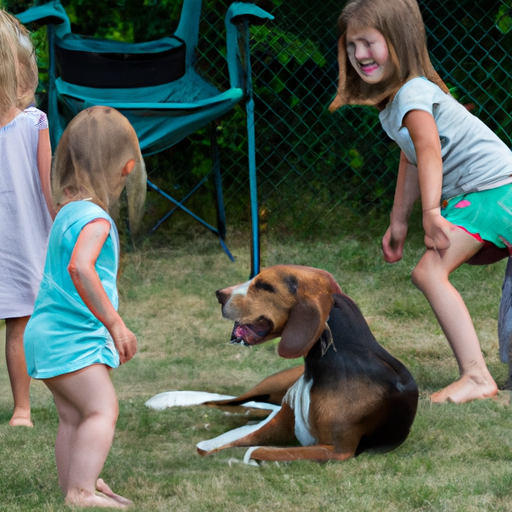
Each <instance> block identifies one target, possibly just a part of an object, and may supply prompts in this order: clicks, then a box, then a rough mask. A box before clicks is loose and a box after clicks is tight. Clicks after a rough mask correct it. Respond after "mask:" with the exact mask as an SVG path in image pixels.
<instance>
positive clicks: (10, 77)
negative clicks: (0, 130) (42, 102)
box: [0, 9, 18, 113]
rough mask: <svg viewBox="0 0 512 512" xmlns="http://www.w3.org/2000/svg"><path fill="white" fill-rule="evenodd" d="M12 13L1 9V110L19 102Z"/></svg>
mask: <svg viewBox="0 0 512 512" xmlns="http://www.w3.org/2000/svg"><path fill="white" fill-rule="evenodd" d="M10 16H11V15H10V14H9V13H7V12H6V11H4V10H3V9H0V112H2V113H4V112H6V111H7V110H9V108H11V107H12V106H14V105H16V104H17V97H18V79H17V77H16V67H17V66H16V36H15V33H14V31H13V28H12V23H11V20H10Z"/></svg>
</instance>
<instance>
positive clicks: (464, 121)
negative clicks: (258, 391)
mask: <svg viewBox="0 0 512 512" xmlns="http://www.w3.org/2000/svg"><path fill="white" fill-rule="evenodd" d="M339 24H340V28H341V29H342V32H343V35H342V36H341V38H340V41H339V47H338V51H339V52H338V62H339V69H340V77H339V85H338V94H337V96H336V98H335V99H334V101H333V103H332V105H331V106H330V110H331V111H333V110H335V109H337V108H339V107H341V106H343V105H349V104H360V105H372V106H374V107H376V108H377V109H378V110H379V111H380V114H379V118H380V122H381V124H382V127H383V128H384V130H385V131H386V133H387V134H388V135H389V137H391V138H392V139H393V140H395V141H396V142H397V143H398V145H399V146H400V148H401V150H402V152H401V156H400V164H399V170H398V180H397V185H396V192H395V199H394V204H393V209H392V212H391V222H390V225H389V228H388V230H387V231H386V234H385V235H384V238H383V240H382V249H383V252H384V258H385V260H386V261H387V262H389V263H395V262H397V261H399V260H400V259H401V258H402V253H403V248H404V243H405V239H406V235H407V228H408V220H409V217H410V214H411V211H412V207H413V205H414V203H415V202H416V200H417V199H421V204H422V210H423V228H424V230H425V245H426V246H427V250H426V252H425V254H424V255H423V257H422V258H421V259H420V261H419V262H418V264H417V265H416V267H415V268H414V270H413V272H412V282H413V283H414V284H415V285H416V286H417V287H418V288H419V289H420V290H421V291H422V292H423V293H424V295H425V297H426V298H427V300H428V302H429V303H430V305H431V307H432V309H433V311H434V314H435V315H436V317H437V320H438V321H439V323H440V325H441V328H442V329H443V332H444V333H445V335H446V337H447V339H448V342H449V344H450V346H451V348H452V350H453V352H454V354H455V357H456V359H457V363H458V366H459V371H460V379H459V380H457V381H456V382H454V383H452V384H450V385H448V386H447V387H446V388H444V389H442V390H441V391H439V392H436V393H434V394H433V395H432V396H431V401H432V402H435V403H444V402H455V403H463V402H468V401H471V400H476V399H482V398H488V397H492V396H494V395H495V394H496V393H497V392H498V388H497V386H496V383H495V381H494V379H493V377H492V376H491V374H490V373H489V370H488V369H487V365H486V364H485V361H484V358H483V355H482V351H481V349H480V343H479V340H478V337H477V334H476V331H475V328H474V326H473V323H472V320H471V317H470V315H469V313H468V310H467V308H466V305H465V304H464V301H463V300H462V298H461V296H460V294H459V292H458V291H457V290H456V289H455V288H454V287H453V285H452V284H451V283H450V281H449V276H450V274H451V273H452V272H453V271H454V270H455V269H457V268H458V267H459V266H461V265H462V264H463V263H466V262H468V263H479V262H493V261H497V260H498V259H501V258H504V257H507V256H509V255H512V152H511V151H510V149H509V148H508V147H507V146H506V145H505V144H504V143H503V142H502V141H501V140H500V139H499V138H498V137H497V136H496V135H495V134H494V133H493V132H492V131H491V130H490V129H489V128H488V127H487V126H486V125H485V124H484V123H482V122H481V121H480V120H479V119H478V118H476V117H475V116H473V115H472V114H471V113H470V112H468V110H467V109H466V108H465V107H464V106H463V105H461V104H460V103H458V102H457V101H456V100H455V99H454V98H453V97H452V96H451V95H450V94H449V92H448V89H447V88H446V86H445V85H444V83H443V82H442V80H441V79H440V78H439V76H438V75H437V73H436V72H435V71H434V69H433V67H432V64H431V62H430V59H429V55H428V51H427V46H426V36H425V27H424V24H423V20H422V17H421V13H420V10H419V7H418V4H417V2H416V0H349V2H348V3H347V4H346V6H345V8H344V9H343V11H342V13H341V16H340V18H339ZM507 268H508V271H507V272H512V266H511V265H508V267H507ZM506 283H507V280H506V281H505V284H506ZM509 288H510V287H508V288H507V287H506V286H504V290H505V292H506V290H507V289H509ZM503 298H504V300H503V301H502V306H503V305H505V306H503V307H502V312H500V315H502V319H503V323H504V324H507V325H510V324H511V322H512V309H511V308H510V299H509V300H508V302H507V297H506V296H505V295H504V297H503ZM507 303H508V308H507V307H506V304H507ZM507 318H508V320H507ZM502 332H505V331H502ZM500 341H501V340H500ZM505 341H509V340H505Z"/></svg>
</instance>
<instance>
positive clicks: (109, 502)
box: [65, 489, 128, 508]
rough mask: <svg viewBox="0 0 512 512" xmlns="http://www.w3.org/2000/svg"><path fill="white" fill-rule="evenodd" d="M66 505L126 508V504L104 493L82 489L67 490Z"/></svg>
mask: <svg viewBox="0 0 512 512" xmlns="http://www.w3.org/2000/svg"><path fill="white" fill-rule="evenodd" d="M65 503H66V505H70V506H73V507H82V508H86V507H101V508H127V507H128V505H126V504H125V505H123V504H122V503H119V502H118V501H116V500H114V499H113V498H110V497H109V496H106V495H104V494H101V493H99V494H96V493H91V492H85V491H83V490H79V489H78V490H71V491H69V492H68V494H67V496H66V499H65Z"/></svg>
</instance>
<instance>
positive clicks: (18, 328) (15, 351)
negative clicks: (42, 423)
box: [5, 316, 33, 427]
mask: <svg viewBox="0 0 512 512" xmlns="http://www.w3.org/2000/svg"><path fill="white" fill-rule="evenodd" d="M29 318H30V317H29V316H23V317H20V318H7V319H6V320H5V327H6V336H5V359H6V361H7V371H8V373H9V379H10V381H11V389H12V396H13V399H14V411H13V414H12V418H11V421H9V425H11V426H13V427H20V426H22V427H32V426H33V424H32V421H31V420H30V393H29V388H30V380H31V379H30V376H29V375H28V373H27V365H26V363H25V349H24V348H23V334H24V333H25V327H26V325H27V322H28V321H29Z"/></svg>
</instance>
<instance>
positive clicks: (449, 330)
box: [412, 227, 498, 403]
mask: <svg viewBox="0 0 512 512" xmlns="http://www.w3.org/2000/svg"><path fill="white" fill-rule="evenodd" d="M454 228H455V229H454V230H452V231H451V232H450V233H449V234H448V236H449V238H450V243H451V245H450V247H449V248H448V249H446V250H445V251H436V250H432V249H429V250H427V252H426V253H425V254H424V255H423V257H422V258H421V260H420V262H419V263H418V265H417V266H416V268H415V269H414V271H413V274H412V281H413V283H414V284H415V285H416V286H417V287H418V288H419V289H420V290H421V291H422V292H423V293H424V294H425V297H426V298H427V300H428V301H429V303H430V305H431V307H432V310H433V311H434V314H435V315H436V317H437V320H438V321H439V324H440V325H441V328H442V329H443V332H444V333H445V335H446V337H447V339H448V342H449V343H450V346H451V348H452V350H453V352H454V354H455V358H456V359H457V363H458V365H459V371H460V375H461V378H460V379H459V380H458V381H456V382H454V383H453V384H450V385H449V386H447V387H446V388H444V389H442V390H441V391H439V392H437V393H434V394H433V395H432V396H431V401H432V402H435V403H443V402H455V403H463V402H469V401H471V400H478V399H482V398H488V397H491V396H494V395H495V394H496V393H497V392H498V388H497V386H496V383H495V382H494V379H493V378H492V376H491V374H490V373H489V370H488V369H487V366H486V364H485V361H484V358H483V355H482V351H481V349H480V343H479V341H478V337H477V335H476V331H475V328H474V326H473V322H472V320H471V317H470V316H469V312H468V310H467V307H466V305H465V304H464V301H463V300H462V297H461V296H460V294H459V292H458V291H457V290H456V289H455V288H454V287H453V286H452V284H451V283H450V282H449V279H448V278H449V275H450V273H451V272H453V271H454V270H455V269H456V268H458V267H459V266H460V265H462V263H464V262H465V261H466V260H467V259H468V258H470V257H471V256H472V255H473V254H475V253H476V252H477V251H478V250H479V248H480V247H481V245H482V244H481V243H480V242H478V241H477V240H475V239H474V238H473V237H472V236H471V235H469V234H467V233H466V232H465V231H463V230H462V229H459V228H456V227H454Z"/></svg>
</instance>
